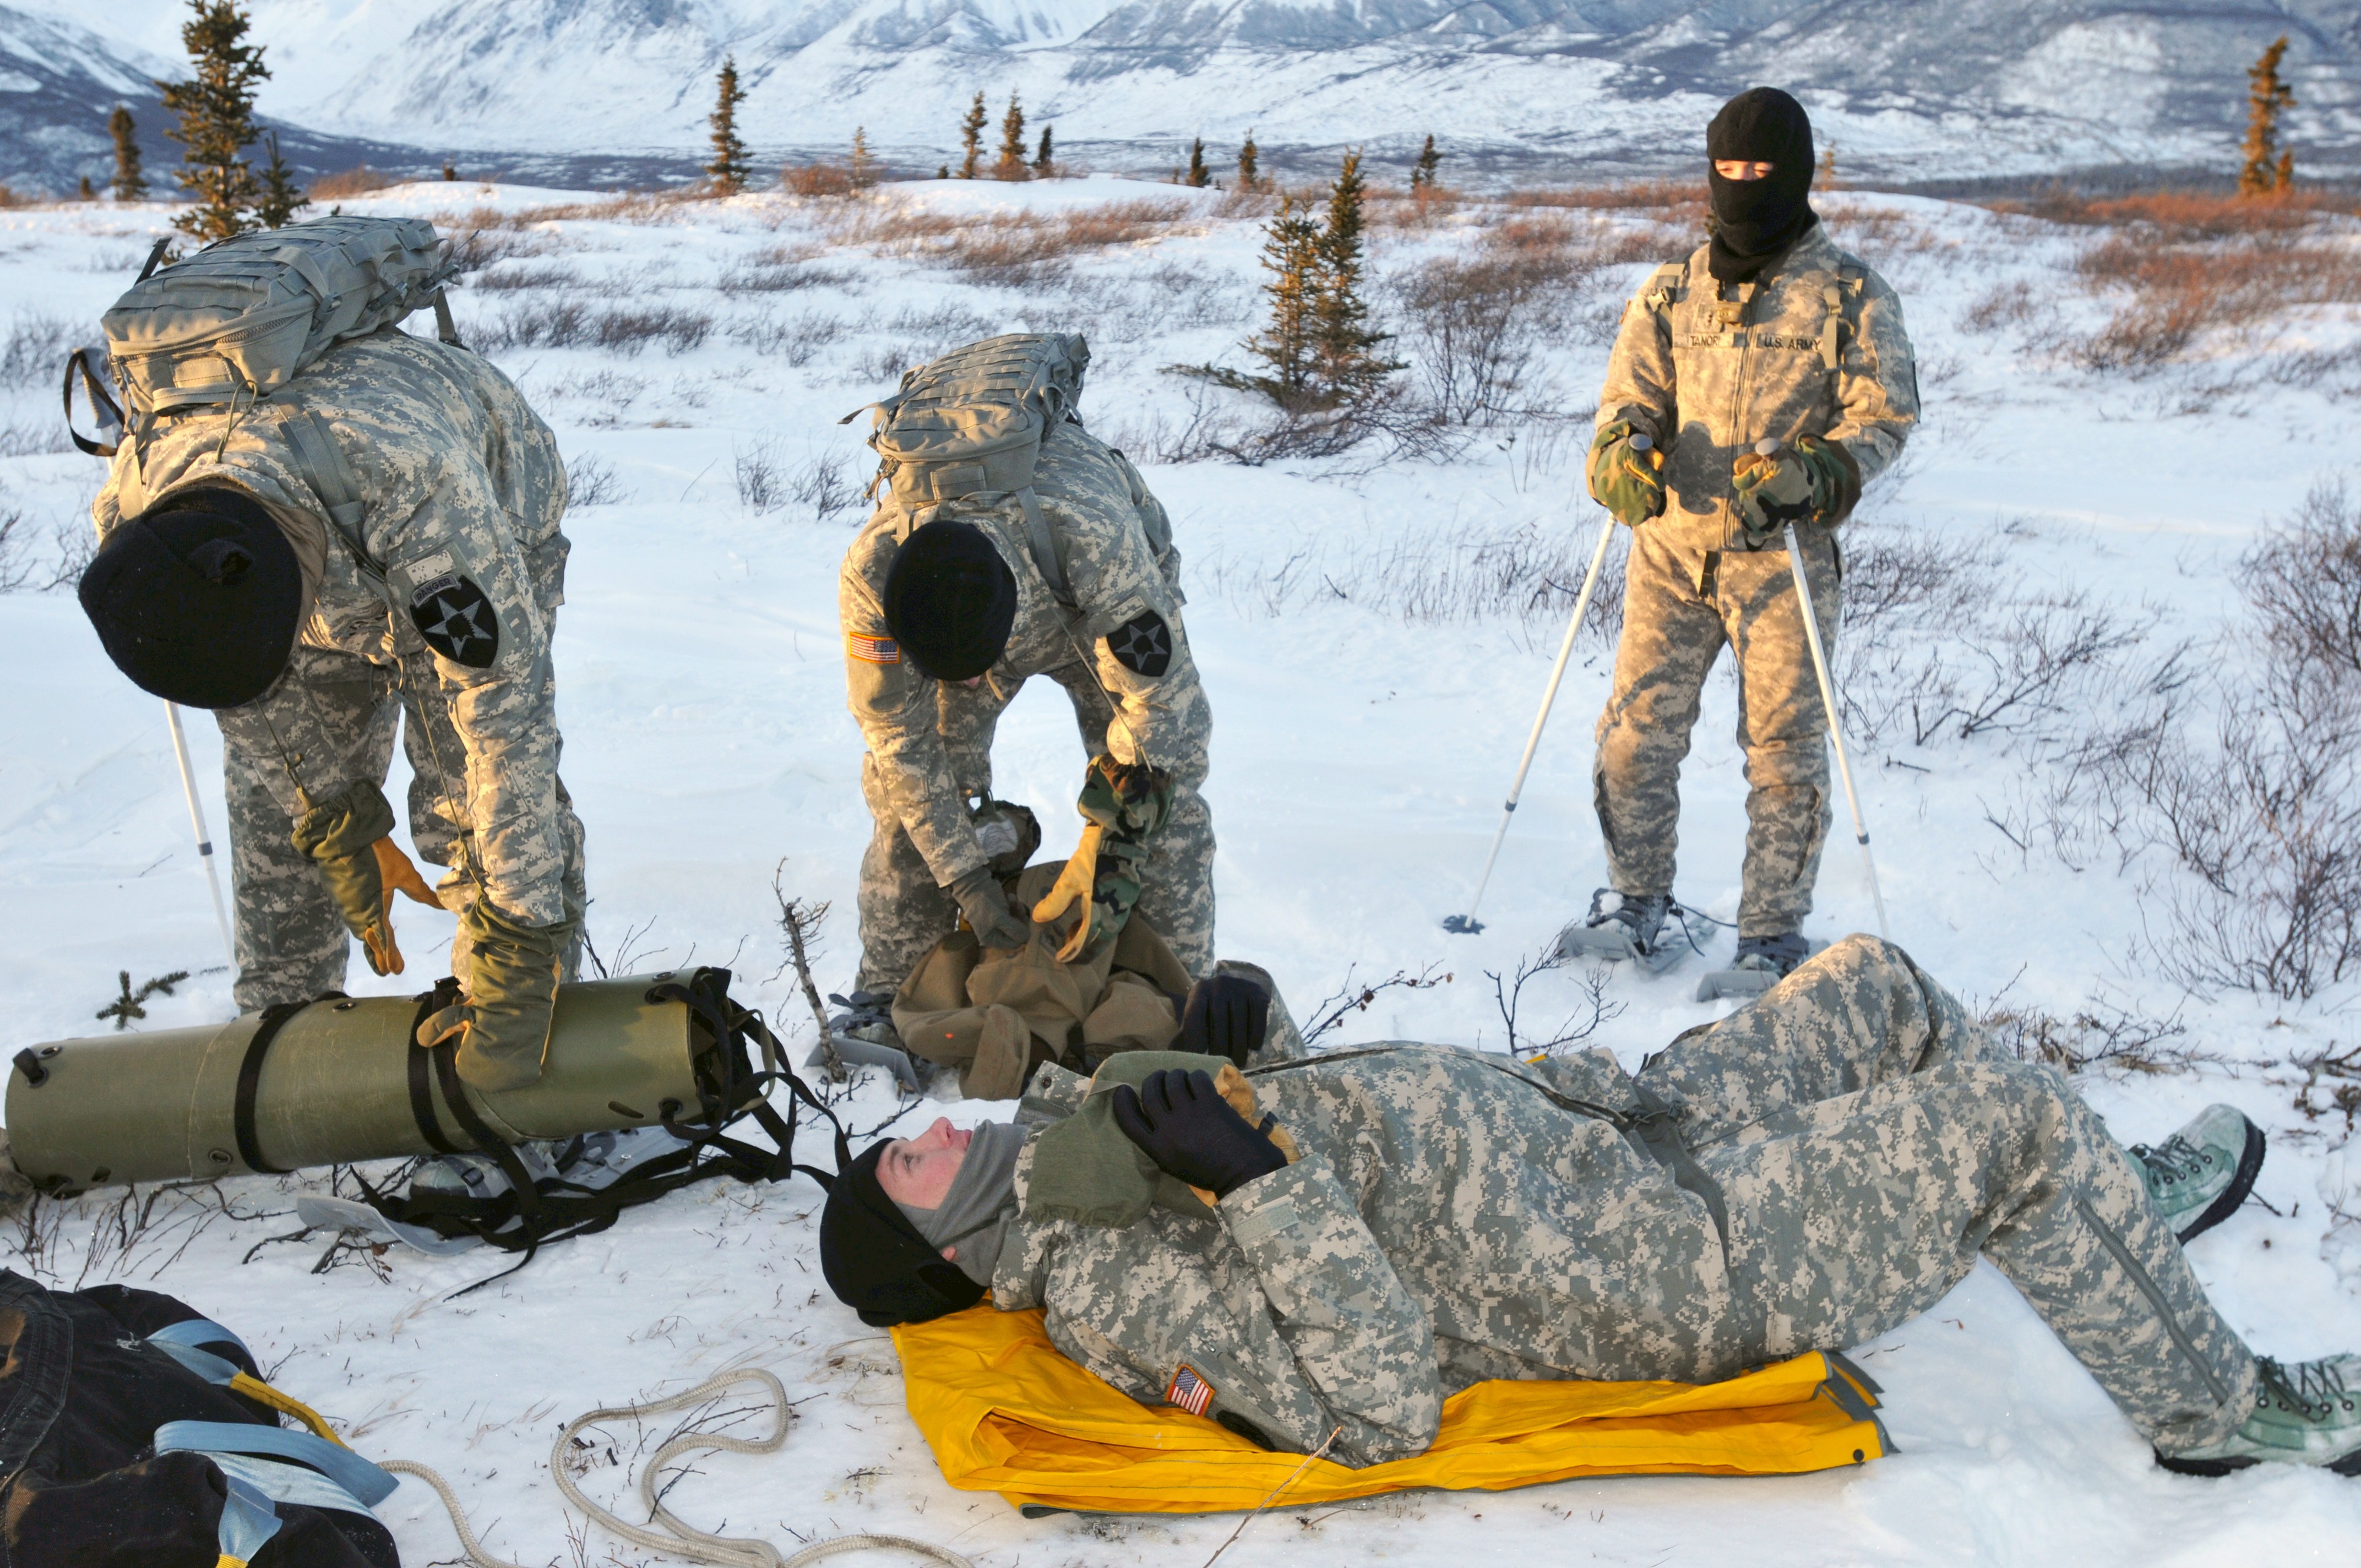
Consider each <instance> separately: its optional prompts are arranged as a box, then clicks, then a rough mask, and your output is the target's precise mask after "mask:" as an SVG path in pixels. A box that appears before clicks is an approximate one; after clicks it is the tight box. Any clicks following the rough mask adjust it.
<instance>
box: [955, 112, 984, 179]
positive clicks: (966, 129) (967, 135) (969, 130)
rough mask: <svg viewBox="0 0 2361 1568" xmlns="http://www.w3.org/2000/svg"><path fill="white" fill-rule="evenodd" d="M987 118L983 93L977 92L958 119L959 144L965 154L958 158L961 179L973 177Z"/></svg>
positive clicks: (981, 147)
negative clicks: (973, 99)
mask: <svg viewBox="0 0 2361 1568" xmlns="http://www.w3.org/2000/svg"><path fill="white" fill-rule="evenodd" d="M989 118H991V116H990V115H988V114H986V113H985V111H984V107H983V93H981V92H979V93H976V95H975V102H974V103H972V104H969V105H968V106H967V114H966V115H964V116H962V117H961V120H960V146H961V148H964V149H965V150H966V154H967V156H966V157H964V158H962V159H960V168H959V177H960V178H961V179H962V180H972V179H974V178H975V166H976V163H977V161H978V160H979V159H982V158H983V122H984V121H985V120H987V119H989Z"/></svg>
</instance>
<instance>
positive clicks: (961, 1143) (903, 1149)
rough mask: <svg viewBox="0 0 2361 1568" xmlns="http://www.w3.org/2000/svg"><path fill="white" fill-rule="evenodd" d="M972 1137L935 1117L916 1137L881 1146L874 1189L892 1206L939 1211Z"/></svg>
mask: <svg viewBox="0 0 2361 1568" xmlns="http://www.w3.org/2000/svg"><path fill="white" fill-rule="evenodd" d="M974 1136H975V1135H974V1134H973V1133H972V1132H967V1131H964V1130H962V1129H961V1128H958V1127H954V1126H952V1125H951V1124H950V1122H949V1121H947V1120H944V1119H943V1118H941V1117H937V1118H936V1119H935V1124H934V1125H933V1126H931V1127H928V1129H927V1130H926V1131H925V1132H923V1133H920V1134H919V1135H917V1137H915V1138H896V1139H895V1140H894V1142H892V1143H890V1144H887V1145H886V1146H885V1154H884V1157H883V1158H881V1159H880V1160H879V1161H878V1162H877V1185H878V1186H880V1187H882V1188H884V1190H885V1196H886V1197H888V1198H891V1199H892V1200H894V1201H895V1202H896V1203H906V1204H908V1205H909V1206H910V1207H911V1208H913V1209H939V1208H941V1207H942V1202H943V1197H944V1195H945V1194H946V1193H948V1192H950V1190H951V1183H952V1181H953V1180H955V1179H957V1178H958V1176H959V1173H960V1167H961V1164H963V1163H964V1162H965V1161H966V1159H967V1146H968V1142H969V1140H970V1139H972V1138H973V1137H974Z"/></svg>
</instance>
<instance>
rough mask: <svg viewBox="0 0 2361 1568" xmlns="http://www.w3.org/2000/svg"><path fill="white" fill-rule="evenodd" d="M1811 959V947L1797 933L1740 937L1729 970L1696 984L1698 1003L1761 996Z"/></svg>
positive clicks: (1718, 971)
mask: <svg viewBox="0 0 2361 1568" xmlns="http://www.w3.org/2000/svg"><path fill="white" fill-rule="evenodd" d="M1811 956H1812V945H1811V944H1810V943H1809V942H1806V940H1804V934H1803V933H1802V932H1800V931H1787V932H1784V933H1782V934H1781V935H1779V936H1776V937H1741V938H1738V957H1737V959H1735V960H1734V961H1733V962H1732V963H1731V964H1730V967H1729V968H1728V969H1720V970H1714V971H1713V972H1712V973H1711V974H1708V975H1707V976H1705V977H1704V978H1703V979H1701V980H1699V981H1697V1000H1698V1001H1699V1002H1719V1001H1720V1000H1721V999H1722V998H1723V997H1725V996H1760V995H1762V994H1763V992H1766V991H1768V990H1770V989H1771V988H1772V987H1773V986H1774V985H1776V984H1778V983H1779V982H1780V981H1783V980H1784V979H1786V978H1787V977H1788V976H1789V975H1791V974H1793V973H1795V968H1796V966H1797V965H1798V964H1801V963H1802V962H1803V961H1804V960H1805V959H1808V958H1810V957H1811Z"/></svg>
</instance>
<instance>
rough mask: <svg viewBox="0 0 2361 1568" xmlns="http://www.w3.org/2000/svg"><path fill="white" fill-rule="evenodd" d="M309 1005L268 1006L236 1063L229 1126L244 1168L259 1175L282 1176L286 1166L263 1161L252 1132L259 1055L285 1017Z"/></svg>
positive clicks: (259, 1078)
mask: <svg viewBox="0 0 2361 1568" xmlns="http://www.w3.org/2000/svg"><path fill="white" fill-rule="evenodd" d="M310 1005H312V1004H311V1003H308V1002H282V1003H280V1004H279V1005H278V1006H276V1007H271V1008H267V1009H265V1010H264V1012H263V1014H262V1024H261V1025H260V1027H258V1028H257V1029H256V1030H255V1031H254V1038H252V1039H250V1040H248V1041H247V1043H246V1059H245V1060H243V1061H241V1062H239V1063H238V1064H237V1101H236V1105H235V1106H234V1108H233V1109H232V1110H231V1113H230V1130H231V1131H232V1132H233V1133H235V1134H236V1137H237V1157H238V1158H240V1159H242V1160H244V1161H245V1162H246V1168H247V1169H248V1170H251V1171H254V1172H256V1173H257V1174H258V1175H262V1176H284V1175H286V1174H287V1171H286V1170H285V1169H282V1168H280V1167H278V1166H275V1165H265V1164H264V1163H263V1161H262V1145H261V1143H260V1142H259V1141H258V1139H257V1138H256V1137H255V1135H254V1097H255V1093H256V1091H258V1090H259V1089H260V1088H261V1087H262V1058H265V1057H267V1056H269V1054H270V1042H271V1041H273V1040H275V1039H277V1038H278V1037H279V1031H280V1030H281V1029H283V1028H285V1027H286V1026H287V1020H289V1019H290V1018H292V1017H293V1016H295V1014H298V1013H301V1012H302V1011H303V1009H305V1008H306V1007H309V1006H310Z"/></svg>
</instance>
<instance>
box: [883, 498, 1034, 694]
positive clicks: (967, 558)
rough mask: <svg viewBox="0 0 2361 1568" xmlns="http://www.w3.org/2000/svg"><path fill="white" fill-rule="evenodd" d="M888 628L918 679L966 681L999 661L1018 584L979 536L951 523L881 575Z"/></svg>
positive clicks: (914, 539)
mask: <svg viewBox="0 0 2361 1568" xmlns="http://www.w3.org/2000/svg"><path fill="white" fill-rule="evenodd" d="M882 597H883V598H884V610H885V625H886V627H887V628H888V629H889V630H891V631H892V632H893V633H894V640H895V641H896V642H899V643H900V644H901V645H902V652H903V654H904V656H905V657H906V658H907V659H908V660H909V661H910V663H913V664H916V665H917V667H918V673H919V674H923V675H928V676H931V677H933V678H934V679H936V680H939V681H964V680H969V679H972V678H973V677H974V676H977V675H980V674H983V673H984V671H986V670H988V669H990V668H992V666H993V665H994V663H997V662H998V661H999V658H1000V655H1001V652H1002V651H1003V650H1004V649H1005V648H1006V647H1007V646H1008V633H1009V630H1010V628H1012V627H1014V626H1015V625H1016V575H1015V574H1014V573H1012V572H1010V571H1009V569H1008V563H1007V562H1005V561H1004V560H1002V559H1001V558H1000V552H999V551H998V550H997V549H995V548H994V545H993V543H992V541H991V540H990V539H988V538H986V537H985V535H984V532H983V530H982V529H980V528H978V527H976V526H975V525H974V524H973V523H970V522H953V521H950V520H948V519H944V520H939V521H934V522H930V523H928V524H927V525H926V526H925V527H924V528H921V529H918V530H917V531H916V532H913V533H912V534H911V535H910V537H909V538H907V539H906V540H904V541H903V542H902V547H901V548H900V549H899V550H896V551H895V552H894V561H893V564H892V565H889V566H887V567H886V568H885V591H884V595H883V596H882Z"/></svg>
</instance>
